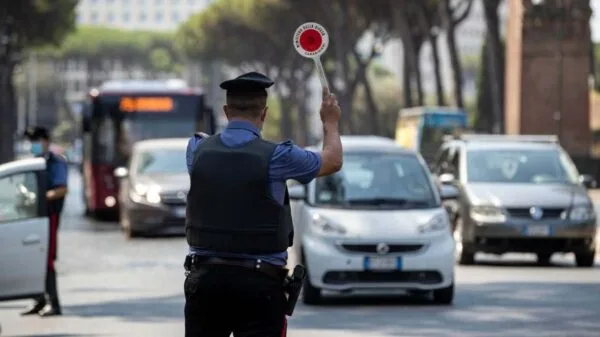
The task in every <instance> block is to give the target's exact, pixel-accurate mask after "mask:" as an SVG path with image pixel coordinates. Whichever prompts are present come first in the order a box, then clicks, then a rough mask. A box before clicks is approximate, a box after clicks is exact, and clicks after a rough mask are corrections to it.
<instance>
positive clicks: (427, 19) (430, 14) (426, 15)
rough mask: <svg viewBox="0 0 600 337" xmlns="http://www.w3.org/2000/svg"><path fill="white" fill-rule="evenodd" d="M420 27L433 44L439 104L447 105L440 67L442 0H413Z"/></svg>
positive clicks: (432, 52) (432, 50)
mask: <svg viewBox="0 0 600 337" xmlns="http://www.w3.org/2000/svg"><path fill="white" fill-rule="evenodd" d="M413 3H414V6H415V9H416V10H415V11H416V13H417V20H418V22H419V27H420V29H421V30H422V31H423V32H424V35H425V38H426V39H427V41H428V42H429V45H430V46H431V55H432V60H431V62H432V63H433V70H434V76H435V89H436V98H437V105H439V106H444V105H446V99H445V98H446V97H445V90H444V84H443V82H442V72H441V67H440V52H439V48H438V37H439V33H440V31H441V28H442V27H441V16H440V12H441V11H440V4H441V2H440V0H425V1H423V0H415V1H413Z"/></svg>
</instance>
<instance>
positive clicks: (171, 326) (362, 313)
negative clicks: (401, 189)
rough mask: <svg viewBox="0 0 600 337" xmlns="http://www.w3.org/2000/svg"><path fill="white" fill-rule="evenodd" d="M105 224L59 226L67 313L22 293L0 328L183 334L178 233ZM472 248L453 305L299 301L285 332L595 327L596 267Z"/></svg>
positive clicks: (332, 336) (493, 332)
mask: <svg viewBox="0 0 600 337" xmlns="http://www.w3.org/2000/svg"><path fill="white" fill-rule="evenodd" d="M112 228H113V229H112V230H111V231H105V232H91V231H65V232H63V233H61V240H62V244H63V246H62V247H63V252H65V253H64V254H63V255H62V256H61V260H60V263H59V287H60V291H61V295H62V296H61V297H62V302H63V306H64V313H65V316H64V317H61V318H57V319H51V320H41V319H39V318H37V317H26V318H21V317H19V316H18V311H19V310H21V309H22V308H23V307H24V305H25V304H27V302H14V303H8V304H0V322H2V324H3V325H4V331H5V334H6V335H8V336H32V335H37V334H41V333H45V334H48V333H53V334H73V335H85V334H101V335H103V336H124V335H128V336H138V335H139V336H165V335H182V334H183V304H184V300H183V292H182V282H183V278H184V275H183V269H182V265H181V264H182V257H183V255H184V254H185V250H186V245H185V240H184V239H183V238H168V239H162V238H150V239H139V240H132V241H127V240H125V239H124V237H123V236H122V234H121V233H120V232H119V231H118V229H117V227H116V226H115V225H114V224H113V225H112ZM67 252H70V253H67ZM73 252H75V253H73ZM480 257H481V259H482V260H481V263H482V264H481V265H477V266H472V267H462V266H458V267H457V271H456V272H457V280H456V281H457V296H456V303H455V305H454V306H452V307H442V306H433V305H430V304H429V302H428V301H426V300H424V299H420V298H408V297H394V298H392V297H391V296H385V297H378V298H373V297H370V298H361V299H359V300H357V299H344V298H342V299H333V300H329V301H328V302H327V303H326V305H324V306H318V307H315V306H310V307H307V306H304V305H302V304H299V306H298V308H297V310H296V312H295V315H294V317H292V318H291V319H290V333H289V336H292V337H300V336H324V337H336V336H342V334H344V336H366V337H376V336H423V335H431V336H442V337H444V336H482V337H484V336H492V337H493V336H508V337H511V336H529V335H533V334H536V335H539V336H561V337H563V336H565V332H569V333H568V336H572V337H579V336H581V337H587V336H598V331H600V323H599V320H598V319H597V312H600V304H599V303H600V298H599V297H600V288H599V286H598V285H599V284H600V275H599V274H600V273H598V268H595V269H579V268H574V267H572V266H573V259H572V257H571V256H563V255H557V256H555V258H554V259H553V263H555V266H554V267H544V268H541V267H537V266H536V265H535V262H534V257H533V256H529V255H521V254H515V255H507V256H504V257H501V258H498V257H491V256H488V255H482V256H480ZM557 332H558V333H557Z"/></svg>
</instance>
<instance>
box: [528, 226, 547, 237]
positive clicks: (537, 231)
mask: <svg viewBox="0 0 600 337" xmlns="http://www.w3.org/2000/svg"><path fill="white" fill-rule="evenodd" d="M525 234H527V236H550V226H548V225H530V226H527V227H526V228H525Z"/></svg>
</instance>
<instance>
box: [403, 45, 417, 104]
mask: <svg viewBox="0 0 600 337" xmlns="http://www.w3.org/2000/svg"><path fill="white" fill-rule="evenodd" d="M404 58H405V59H406V58H407V55H406V52H405V53H404ZM402 69H403V70H402V92H403V94H404V107H405V108H410V107H412V106H413V105H414V103H413V96H412V88H411V86H410V83H411V71H410V65H409V64H408V62H406V61H405V62H404V63H403V64H402Z"/></svg>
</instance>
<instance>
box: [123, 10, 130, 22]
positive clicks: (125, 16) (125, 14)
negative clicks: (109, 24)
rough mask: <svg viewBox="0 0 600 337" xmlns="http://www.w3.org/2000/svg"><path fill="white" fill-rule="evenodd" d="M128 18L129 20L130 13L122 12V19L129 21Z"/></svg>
mask: <svg viewBox="0 0 600 337" xmlns="http://www.w3.org/2000/svg"><path fill="white" fill-rule="evenodd" d="M129 20H131V14H129V13H127V12H125V13H123V21H124V22H129Z"/></svg>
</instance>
